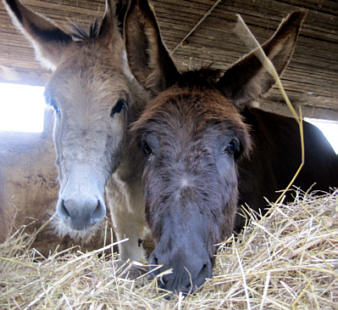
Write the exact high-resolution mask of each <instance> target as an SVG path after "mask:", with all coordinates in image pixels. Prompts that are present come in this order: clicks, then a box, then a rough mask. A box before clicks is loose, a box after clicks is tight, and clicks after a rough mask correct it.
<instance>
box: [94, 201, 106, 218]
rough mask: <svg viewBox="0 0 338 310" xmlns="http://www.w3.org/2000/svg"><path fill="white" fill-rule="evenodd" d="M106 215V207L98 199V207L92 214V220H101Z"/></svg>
mask: <svg viewBox="0 0 338 310" xmlns="http://www.w3.org/2000/svg"><path fill="white" fill-rule="evenodd" d="M104 216H105V208H104V207H103V206H102V204H101V202H100V200H98V201H97V205H96V208H95V210H94V211H93V213H92V215H91V222H92V223H96V222H99V221H101V220H102V218H103V217H104Z"/></svg>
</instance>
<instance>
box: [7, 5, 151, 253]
mask: <svg viewBox="0 0 338 310" xmlns="http://www.w3.org/2000/svg"><path fill="white" fill-rule="evenodd" d="M3 2H4V4H5V7H6V9H7V11H8V13H9V14H10V16H11V18H12V20H13V23H14V24H15V25H16V26H17V27H18V28H19V29H20V30H21V31H22V32H23V34H24V35H25V37H26V38H27V39H28V40H29V41H30V42H31V43H32V45H33V46H34V48H35V52H36V54H37V58H38V59H39V60H40V61H41V63H42V64H43V65H45V66H47V67H48V68H50V69H51V70H52V71H53V74H52V75H51V77H50V79H49V81H48V83H47V85H46V89H45V96H46V101H47V103H48V104H49V105H50V106H52V107H53V109H54V111H55V113H54V114H55V128H54V145H55V149H56V155H57V156H56V157H57V158H56V165H57V168H58V175H59V183H60V190H59V197H58V202H57V206H56V212H57V215H58V220H57V222H56V223H55V226H56V230H57V232H58V234H60V235H61V236H63V235H67V234H68V235H70V236H71V237H72V238H80V239H81V240H83V241H86V240H88V239H89V238H90V236H91V235H92V234H93V233H94V232H95V231H96V230H98V229H99V228H100V223H101V222H102V219H103V218H104V217H105V214H106V203H105V199H104V195H105V189H106V200H107V203H108V206H109V209H110V213H111V215H112V220H113V224H114V230H115V233H116V235H117V238H118V239H122V238H128V239H129V240H128V241H127V242H125V243H122V244H120V246H119V251H120V258H121V259H122V260H127V259H130V260H139V259H142V258H144V249H143V248H142V246H140V241H139V239H140V238H142V235H143V232H144V227H145V218H144V202H143V188H142V185H141V183H140V182H141V178H140V177H138V176H139V175H140V173H137V170H136V169H137V167H136V162H137V161H139V160H140V158H142V156H143V153H142V152H141V151H139V150H138V148H136V146H135V147H133V146H132V145H129V143H127V142H128V141H129V136H128V134H127V127H128V124H129V122H131V121H135V120H136V119H137V118H138V115H139V113H140V111H141V110H142V109H143V102H144V100H145V99H146V98H147V93H146V92H144V91H143V90H142V88H141V87H140V86H139V85H138V83H137V81H136V80H135V79H134V78H133V76H132V75H131V73H130V71H129V69H128V66H127V64H126V60H125V57H126V55H125V49H124V41H123V39H122V35H121V33H122V22H123V18H124V15H125V11H126V8H127V1H123V0H120V1H116V3H113V2H112V1H108V0H107V1H106V10H105V15H104V17H103V20H102V23H101V25H100V26H98V23H96V22H95V23H94V24H93V25H92V26H91V27H90V31H89V32H88V33H87V32H85V31H83V30H80V29H79V28H78V27H75V28H74V30H73V31H72V32H71V33H66V32H64V31H63V30H62V29H60V28H59V27H57V26H56V25H54V23H52V22H51V21H49V20H48V19H46V18H45V17H42V16H40V15H38V14H36V13H34V12H33V11H31V10H29V9H28V8H26V7H25V6H24V5H23V4H22V3H21V2H20V1H18V0H3ZM127 144H128V147H127Z"/></svg>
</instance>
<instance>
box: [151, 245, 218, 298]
mask: <svg viewBox="0 0 338 310" xmlns="http://www.w3.org/2000/svg"><path fill="white" fill-rule="evenodd" d="M154 252H155V251H154ZM154 252H153V253H152V254H151V256H150V258H149V263H150V264H151V265H163V266H162V267H161V268H160V269H157V270H156V271H155V272H153V273H152V274H153V276H156V275H158V274H160V273H162V272H163V271H165V270H168V269H172V270H171V271H172V272H171V273H169V274H165V275H163V276H159V277H158V285H159V287H160V288H163V289H166V290H170V291H174V292H182V293H184V294H189V293H192V292H193V291H194V290H195V289H196V288H198V287H199V286H201V285H202V284H203V283H204V282H205V280H206V279H207V278H210V277H211V276H212V263H211V261H210V259H209V258H208V256H207V255H201V256H198V253H190V255H189V256H185V255H184V257H182V255H180V254H178V255H174V256H173V257H171V258H169V260H168V257H165V256H166V255H159V254H155V253H154ZM199 254H200V253H199ZM205 254H207V253H205ZM152 268H153V267H152Z"/></svg>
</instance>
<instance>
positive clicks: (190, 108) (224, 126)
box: [125, 0, 304, 293]
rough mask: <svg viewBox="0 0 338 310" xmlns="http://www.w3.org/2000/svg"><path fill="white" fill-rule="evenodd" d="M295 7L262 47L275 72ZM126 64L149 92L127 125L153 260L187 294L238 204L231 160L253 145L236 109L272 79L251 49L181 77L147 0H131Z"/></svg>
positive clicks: (291, 41) (167, 283) (208, 266)
mask: <svg viewBox="0 0 338 310" xmlns="http://www.w3.org/2000/svg"><path fill="white" fill-rule="evenodd" d="M303 15H304V14H303V13H302V12H296V13H294V14H292V15H290V16H289V17H288V18H287V19H286V20H285V21H284V22H283V23H282V24H281V26H280V27H279V29H278V31H277V32H276V34H275V35H274V36H273V37H272V38H271V39H270V40H269V41H268V42H266V43H265V44H264V50H265V52H266V54H267V55H268V56H269V57H270V59H271V60H272V61H273V63H274V64H275V66H276V68H277V71H278V72H279V73H280V72H281V71H282V70H283V69H284V67H285V66H286V64H287V63H288V61H289V58H290V57H291V54H292V53H293V50H294V46H295V41H296V38H297V35H298V31H299V26H300V24H301V21H302V19H303ZM125 39H126V49H127V56H128V61H129V64H130V67H131V70H132V72H133V73H134V75H135V77H136V78H137V79H138V81H139V82H140V83H141V84H142V85H143V86H144V87H145V88H147V89H149V90H150V91H151V92H152V94H153V98H152V99H151V100H150V101H149V103H148V105H147V107H146V109H145V111H144V112H143V114H142V115H141V116H140V118H139V119H138V121H136V122H135V123H134V125H133V128H132V130H133V131H134V133H135V135H136V137H137V139H138V141H139V144H140V146H141V148H142V149H143V151H144V153H145V154H146V156H147V160H146V162H145V170H144V176H143V178H144V185H145V201H146V218H147V221H148V223H149V226H150V228H151V231H152V234H153V237H154V239H155V242H156V248H155V250H154V251H153V253H152V254H151V257H150V263H151V264H156V265H163V267H162V268H161V269H159V270H158V271H157V273H158V272H161V271H163V270H165V269H168V268H172V271H173V272H172V273H171V274H169V275H165V276H163V277H162V278H161V279H160V281H159V284H160V286H161V287H163V288H165V289H169V290H174V291H182V292H185V293H187V292H189V291H192V290H194V289H195V288H196V287H198V286H199V285H201V284H202V283H203V282H204V281H205V279H206V278H208V277H210V276H211V274H212V266H213V263H214V255H215V251H216V244H217V243H219V242H221V241H222V240H224V238H226V237H227V236H229V235H231V233H232V231H233V226H234V218H235V214H236V209H237V193H238V188H237V187H238V186H237V184H238V180H237V169H236V166H237V162H238V161H239V160H240V158H241V157H243V156H247V155H248V153H249V150H250V147H251V139H250V136H249V128H247V126H246V125H245V124H244V123H243V120H242V117H241V114H240V110H241V109H242V108H243V107H244V106H245V105H246V104H248V103H250V101H252V100H254V99H256V98H257V97H259V96H260V95H261V94H263V93H265V92H266V91H268V89H269V88H270V87H271V86H272V85H273V80H272V78H271V77H270V75H269V74H268V73H267V72H266V71H265V70H264V68H263V67H262V65H261V63H260V61H259V60H258V59H257V58H256V57H255V54H254V53H252V54H249V55H248V56H246V57H245V58H243V59H242V60H241V61H240V62H238V63H236V64H235V65H233V66H232V67H231V68H230V69H229V70H228V71H226V72H225V73H224V74H222V76H221V77H220V74H219V75H218V73H217V72H208V71H206V70H200V71H196V72H187V73H184V74H179V73H178V71H177V70H176V67H175V65H174V63H173V61H172V59H171V58H170V56H169V54H168V52H167V50H166V48H165V46H164V44H163V42H162V41H161V37H160V33H159V29H158V26H157V24H156V19H155V16H154V13H153V11H152V10H151V8H150V7H149V5H148V3H147V1H141V0H139V1H137V0H135V1H132V3H131V6H130V8H129V11H128V13H127V15H126V20H125Z"/></svg>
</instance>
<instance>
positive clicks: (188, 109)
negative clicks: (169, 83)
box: [134, 85, 244, 130]
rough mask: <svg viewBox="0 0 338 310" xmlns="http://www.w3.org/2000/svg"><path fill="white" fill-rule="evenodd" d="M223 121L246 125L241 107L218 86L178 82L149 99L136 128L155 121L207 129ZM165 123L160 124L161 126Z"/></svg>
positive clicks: (241, 125) (139, 128) (240, 125)
mask: <svg viewBox="0 0 338 310" xmlns="http://www.w3.org/2000/svg"><path fill="white" fill-rule="evenodd" d="M223 121H231V122H234V123H236V124H238V126H239V127H241V128H244V124H243V122H242V118H241V115H240V113H239V112H238V110H237V109H236V108H235V106H234V105H233V104H232V102H231V101H230V100H228V99H227V98H225V97H224V96H223V95H222V94H221V93H220V92H219V91H218V90H217V89H210V88H190V87H187V88H182V87H179V86H178V85H174V86H173V87H171V88H169V89H167V90H166V91H164V92H163V93H161V94H160V95H158V96H157V97H155V98H154V99H153V100H152V101H150V102H149V104H148V106H147V109H146V110H145V112H144V113H143V114H142V115H141V117H140V119H139V120H138V121H137V122H136V123H135V125H134V129H135V130H142V129H145V127H149V126H153V124H154V123H157V124H161V125H162V126H165V125H169V126H170V127H172V126H183V127H186V126H190V127H193V128H196V129H203V128H204V127H205V125H206V124H207V123H218V122H223ZM161 125H160V126H156V127H157V128H161ZM146 129H147V130H148V129H149V128H146Z"/></svg>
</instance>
